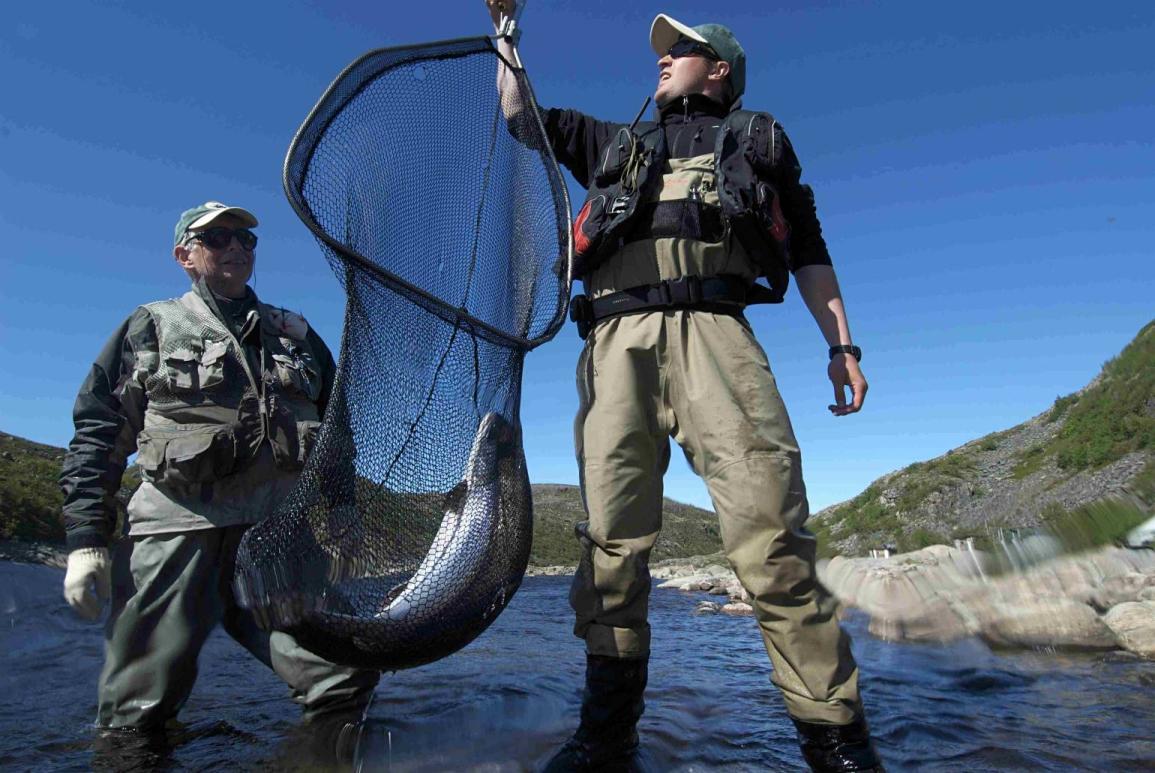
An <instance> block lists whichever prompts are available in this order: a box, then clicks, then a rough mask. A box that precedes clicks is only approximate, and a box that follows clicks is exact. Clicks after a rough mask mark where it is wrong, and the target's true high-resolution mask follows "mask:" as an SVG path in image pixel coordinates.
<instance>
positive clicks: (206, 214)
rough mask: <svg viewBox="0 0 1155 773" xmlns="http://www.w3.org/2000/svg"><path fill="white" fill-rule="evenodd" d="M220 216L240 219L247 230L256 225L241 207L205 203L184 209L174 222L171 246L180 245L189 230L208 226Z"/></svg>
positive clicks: (254, 216) (250, 214)
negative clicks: (178, 218) (174, 230)
mask: <svg viewBox="0 0 1155 773" xmlns="http://www.w3.org/2000/svg"><path fill="white" fill-rule="evenodd" d="M221 215H233V216H235V217H238V218H240V219H241V222H243V223H244V224H245V226H246V227H248V228H254V227H256V225H257V217H256V215H254V214H253V213H252V212H249V211H248V210H247V209H242V208H241V207H230V206H228V205H227V204H222V203H220V202H219V201H206V202H205V203H204V204H201V205H200V206H198V207H193V208H192V209H186V210H185V211H184V212H182V213H181V215H180V220H177V221H176V233H175V234H174V236H173V244H174V245H177V244H180V243H181V242H182V241H183V240H184V235H185V234H186V233H188V230H189V229H190V228H200V227H201V226H205V225H208V224H209V223H211V222H212V221H214V220H216V219H217V218H218V217H220V216H221Z"/></svg>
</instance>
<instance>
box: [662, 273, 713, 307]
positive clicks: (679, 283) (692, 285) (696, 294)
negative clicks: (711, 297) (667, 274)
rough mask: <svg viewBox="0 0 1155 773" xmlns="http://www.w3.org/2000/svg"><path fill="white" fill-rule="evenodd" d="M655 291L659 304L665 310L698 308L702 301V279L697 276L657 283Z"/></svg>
mask: <svg viewBox="0 0 1155 773" xmlns="http://www.w3.org/2000/svg"><path fill="white" fill-rule="evenodd" d="M657 290H658V295H659V298H660V303H661V304H662V305H663V306H665V307H666V308H672V307H675V306H680V307H686V306H689V307H693V306H699V305H701V303H702V301H703V296H702V279H701V277H698V276H683V277H679V278H678V279H667V280H664V281H662V282H659V283H658V285H657Z"/></svg>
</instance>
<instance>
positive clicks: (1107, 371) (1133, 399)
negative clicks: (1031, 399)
mask: <svg viewBox="0 0 1155 773" xmlns="http://www.w3.org/2000/svg"><path fill="white" fill-rule="evenodd" d="M1056 413H1058V414H1059V415H1060V416H1062V415H1064V414H1065V416H1066V421H1065V422H1064V424H1063V428H1062V429H1061V430H1060V431H1059V434H1058V435H1057V436H1056V437H1055V439H1054V440H1052V441H1051V442H1050V443H1048V444H1046V445H1045V446H1044V447H1043V450H1042V451H1041V452H1039V453H1041V454H1042V455H1043V456H1049V457H1054V459H1055V461H1056V462H1057V463H1058V465H1059V467H1060V468H1061V469H1064V470H1071V471H1077V470H1083V469H1087V468H1089V467H1102V466H1103V465H1105V464H1110V463H1111V462H1113V461H1115V460H1117V459H1121V458H1122V457H1123V456H1125V455H1126V454H1129V453H1131V452H1133V451H1139V450H1148V451H1155V322H1151V323H1149V324H1148V325H1147V326H1146V327H1144V328H1143V329H1142V330H1141V331H1139V335H1138V336H1136V337H1135V340H1134V341H1132V342H1131V343H1130V344H1128V346H1127V348H1125V349H1124V350H1123V351H1122V352H1121V353H1120V354H1119V356H1118V357H1115V358H1114V359H1113V360H1110V361H1109V362H1107V364H1105V365H1104V366H1103V374H1102V376H1101V378H1100V379H1099V381H1098V383H1096V384H1094V385H1093V386H1091V387H1089V388H1088V389H1086V390H1085V391H1083V392H1082V393H1081V394H1079V395H1068V396H1066V397H1060V398H1059V399H1057V400H1056V401H1055V407H1054V408H1053V409H1052V416H1054V415H1055V414H1056Z"/></svg>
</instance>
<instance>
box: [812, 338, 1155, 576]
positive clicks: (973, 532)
mask: <svg viewBox="0 0 1155 773" xmlns="http://www.w3.org/2000/svg"><path fill="white" fill-rule="evenodd" d="M1028 426H1030V427H1034V429H1032V430H1031V431H1030V432H1027V431H1026V429H1025V428H1027V427H1028ZM1051 427H1053V428H1054V429H1047V430H1045V431H1043V430H1042V428H1051ZM1040 437H1041V438H1042V439H1038V438H1040ZM1136 453H1138V454H1140V455H1141V456H1146V458H1147V460H1148V461H1147V465H1146V467H1145V468H1144V469H1143V470H1142V471H1141V472H1139V473H1138V475H1136V476H1134V477H1132V478H1131V479H1130V480H1129V481H1127V487H1128V489H1129V491H1130V495H1128V496H1123V497H1120V498H1112V499H1108V500H1104V501H1100V502H1094V501H1092V502H1090V503H1089V504H1065V503H1064V502H1065V501H1066V502H1072V503H1078V502H1083V503H1085V502H1087V499H1086V498H1085V495H1083V496H1082V497H1075V498H1073V499H1071V500H1063V499H1062V497H1059V501H1058V502H1056V501H1054V499H1055V498H1054V496H1053V495H1051V493H1050V492H1053V491H1055V490H1056V489H1057V488H1059V487H1061V486H1062V485H1063V484H1064V483H1066V482H1068V481H1070V480H1072V479H1073V478H1074V477H1075V475H1076V474H1077V473H1080V472H1083V471H1087V474H1093V473H1095V471H1101V470H1102V469H1103V468H1104V467H1106V466H1107V465H1109V464H1111V463H1113V462H1117V461H1119V460H1121V459H1123V458H1124V457H1127V456H1129V455H1132V454H1136ZM1123 469H1125V470H1130V473H1126V472H1124V473H1120V474H1121V475H1128V474H1130V475H1134V469H1135V468H1134V466H1133V464H1129V465H1125V466H1124V468H1123ZM1000 470H1001V471H1002V472H1000ZM1105 474H1107V478H1106V479H1104V480H1110V479H1111V476H1113V475H1115V473H1113V472H1109V473H1105ZM1100 483H1102V481H1100ZM1110 483H1111V485H1114V486H1116V487H1117V486H1121V485H1122V484H1123V483H1124V479H1123V478H1120V479H1118V480H1117V481H1110ZM1016 490H1017V491H1025V492H1030V493H1029V494H1026V495H1023V494H1015V493H1014V492H1015V491H1016ZM992 492H994V493H997V494H999V495H1000V496H999V502H1000V504H999V505H995V506H991V505H986V504H985V503H986V502H987V501H989V498H990V497H991V496H992ZM1042 494H1047V496H1045V497H1044V496H1040V495H1042ZM1016 496H1018V497H1019V499H1015V497H1016ZM1024 496H1027V497H1032V496H1034V497H1038V498H1039V500H1038V501H1033V502H1032V501H1023V499H1022V497H1024ZM1152 503H1155V322H1152V323H1149V324H1147V325H1146V326H1144V327H1143V329H1142V330H1140V331H1139V333H1138V335H1137V336H1136V337H1135V339H1134V340H1133V341H1132V342H1131V343H1130V344H1128V346H1127V347H1126V348H1125V349H1123V351H1122V352H1121V353H1120V354H1119V355H1118V356H1117V357H1115V358H1114V359H1112V360H1110V361H1108V362H1107V363H1106V364H1105V365H1104V366H1103V370H1102V373H1101V374H1100V375H1099V377H1098V378H1096V379H1095V380H1094V381H1093V382H1092V383H1091V384H1090V385H1088V386H1087V387H1086V388H1085V389H1083V390H1081V391H1079V392H1076V393H1074V394H1071V395H1067V396H1064V397H1059V398H1058V399H1056V400H1055V403H1054V405H1053V406H1052V407H1051V410H1050V411H1049V412H1048V413H1047V414H1046V415H1045V416H1044V417H1043V418H1042V419H1041V423H1040V422H1034V423H1033V424H1032V423H1030V422H1028V423H1025V424H1023V425H1020V426H1018V427H1014V428H1012V429H1009V430H1006V431H1003V432H996V433H993V434H991V435H987V436H986V437H983V438H980V439H978V440H977V441H974V442H971V443H968V444H966V445H965V446H962V447H961V448H957V449H955V450H953V451H949V452H947V453H946V454H945V455H944V456H941V457H939V458H937V459H932V460H930V461H927V462H918V463H915V464H912V465H910V466H908V467H906V468H904V469H903V470H900V471H898V472H896V473H892V474H890V475H887V476H885V477H884V478H881V479H879V480H877V481H875V482H874V483H873V484H871V485H870V486H869V487H868V488H867V489H866V490H865V491H863V492H862V493H861V494H859V495H858V496H856V497H854V498H853V499H851V500H849V501H847V502H843V503H841V504H839V505H836V506H834V507H833V508H830V509H829V510H827V511H825V512H824V513H822V514H821V517H819V518H817V519H815V520H812V521H811V522H810V524H809V526H810V528H811V529H812V530H814V531H815V532H816V533H817V534H818V536H819V553H820V555H825V556H829V555H832V554H834V553H838V552H843V551H844V550H849V551H850V552H852V553H862V552H865V549H866V548H867V547H872V546H879V547H881V546H883V545H893V546H896V547H897V548H898V549H899V550H900V551H907V550H914V549H918V548H920V547H924V546H926V545H928V544H933V543H936V542H940V543H941V542H947V543H949V542H950V541H951V540H952V539H955V538H958V537H977V538H978V539H979V540H980V542H981V541H982V540H983V539H984V537H983V533H984V532H987V533H990V532H994V531H997V530H998V529H999V528H1001V527H1004V526H1009V525H1011V523H1010V522H1008V519H1009V518H1010V517H1011V516H1014V518H1015V519H1016V521H1015V522H1016V525H1022V524H1023V521H1024V519H1028V522H1030V521H1029V516H1025V515H1024V512H1027V513H1030V512H1033V514H1034V515H1033V517H1034V523H1035V524H1036V525H1041V526H1047V527H1049V528H1050V529H1052V530H1053V531H1054V532H1055V533H1056V534H1058V535H1059V536H1060V537H1062V538H1063V540H1064V542H1065V543H1067V544H1069V545H1070V546H1071V547H1076V546H1086V547H1090V546H1093V545H1099V544H1103V543H1105V542H1110V541H1112V540H1114V539H1118V538H1119V537H1120V536H1122V535H1123V534H1124V533H1126V531H1127V530H1128V529H1130V528H1132V527H1133V526H1134V525H1136V524H1137V523H1139V522H1141V521H1142V520H1143V519H1144V514H1146V516H1145V517H1150V507H1151V504H1152ZM1011 504H1014V507H1013V508H1010V507H1008V506H1009V505H1011ZM1012 510H1014V512H1012ZM964 511H966V512H967V513H968V515H969V518H970V520H969V522H967V523H966V524H965V525H960V523H961V522H960V513H962V512H964Z"/></svg>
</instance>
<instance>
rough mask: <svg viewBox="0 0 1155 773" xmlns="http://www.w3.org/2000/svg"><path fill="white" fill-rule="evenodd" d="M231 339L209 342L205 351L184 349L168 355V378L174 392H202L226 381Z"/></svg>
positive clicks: (166, 367)
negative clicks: (227, 356) (226, 365)
mask: <svg viewBox="0 0 1155 773" xmlns="http://www.w3.org/2000/svg"><path fill="white" fill-rule="evenodd" d="M228 350H229V344H228V342H227V341H206V342H205V345H204V349H203V350H198V349H192V348H181V349H177V350H175V351H173V352H170V353H169V354H168V355H166V356H165V358H164V365H165V377H166V378H167V379H168V385H169V388H170V389H172V391H174V392H186V393H189V392H200V391H201V390H205V389H212V388H213V387H215V386H217V385H218V384H220V383H221V382H222V381H224V380H225V355H226V354H227V353H228Z"/></svg>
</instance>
